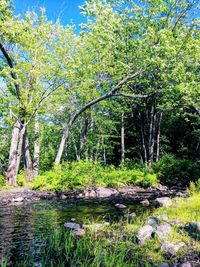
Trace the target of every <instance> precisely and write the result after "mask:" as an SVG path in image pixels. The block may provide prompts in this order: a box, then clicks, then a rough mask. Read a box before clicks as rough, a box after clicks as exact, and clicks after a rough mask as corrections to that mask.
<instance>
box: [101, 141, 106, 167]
mask: <svg viewBox="0 0 200 267" xmlns="http://www.w3.org/2000/svg"><path fill="white" fill-rule="evenodd" d="M102 146H103V162H104V164H105V165H106V164H107V159H106V147H105V143H104V138H103V136H102Z"/></svg>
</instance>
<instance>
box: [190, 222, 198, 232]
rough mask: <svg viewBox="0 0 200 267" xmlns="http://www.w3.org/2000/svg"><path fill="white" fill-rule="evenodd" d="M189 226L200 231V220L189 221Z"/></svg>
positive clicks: (192, 229)
mask: <svg viewBox="0 0 200 267" xmlns="http://www.w3.org/2000/svg"><path fill="white" fill-rule="evenodd" d="M187 228H188V229H189V230H190V231H194V232H197V233H200V222H189V224H188V225H187Z"/></svg>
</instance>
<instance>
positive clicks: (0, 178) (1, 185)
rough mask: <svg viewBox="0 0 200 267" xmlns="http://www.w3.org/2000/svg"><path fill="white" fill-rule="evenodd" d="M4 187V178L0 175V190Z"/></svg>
mask: <svg viewBox="0 0 200 267" xmlns="http://www.w3.org/2000/svg"><path fill="white" fill-rule="evenodd" d="M4 185H5V178H4V177H3V175H0V188H2V187H3V186H4Z"/></svg>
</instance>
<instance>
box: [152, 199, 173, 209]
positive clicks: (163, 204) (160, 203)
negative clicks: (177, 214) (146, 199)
mask: <svg viewBox="0 0 200 267" xmlns="http://www.w3.org/2000/svg"><path fill="white" fill-rule="evenodd" d="M155 204H156V206H158V207H169V206H170V205H171V204H172V200H171V198H169V197H158V198H156V199H155Z"/></svg>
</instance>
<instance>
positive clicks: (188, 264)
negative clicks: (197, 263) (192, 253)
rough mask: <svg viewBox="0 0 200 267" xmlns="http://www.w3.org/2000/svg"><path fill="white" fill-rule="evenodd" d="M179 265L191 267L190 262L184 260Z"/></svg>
mask: <svg viewBox="0 0 200 267" xmlns="http://www.w3.org/2000/svg"><path fill="white" fill-rule="evenodd" d="M181 267H192V264H191V263H190V262H189V261H187V262H184V263H183V264H182V265H181Z"/></svg>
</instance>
